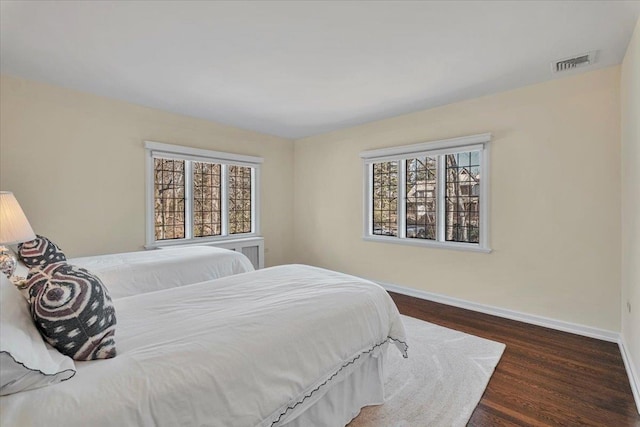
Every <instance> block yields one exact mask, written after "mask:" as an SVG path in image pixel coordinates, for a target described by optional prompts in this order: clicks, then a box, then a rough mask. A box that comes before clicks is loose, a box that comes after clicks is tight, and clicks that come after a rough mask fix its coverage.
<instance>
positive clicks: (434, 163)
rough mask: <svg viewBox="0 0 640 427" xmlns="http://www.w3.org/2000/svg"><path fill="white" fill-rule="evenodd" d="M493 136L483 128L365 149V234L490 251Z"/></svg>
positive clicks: (416, 242) (422, 243)
mask: <svg viewBox="0 0 640 427" xmlns="http://www.w3.org/2000/svg"><path fill="white" fill-rule="evenodd" d="M490 140H491V135H490V134H482V135H473V136H467V137H461V138H454V139H449V140H442V141H434V142H428V143H422V144H414V145H408V146H402V147H392V148H383V149H379V150H370V151H365V152H363V153H361V154H360V157H362V158H363V161H364V171H365V209H364V211H365V220H364V238H365V239H366V240H375V241H386V242H391V243H405V244H412V245H425V246H439V247H446V248H453V249H465V250H475V251H482V252H490V249H489V247H488V241H487V236H488V218H487V211H488V209H487V204H488V185H487V183H488V180H487V172H488V162H489V155H488V150H489V147H488V143H489V142H490Z"/></svg>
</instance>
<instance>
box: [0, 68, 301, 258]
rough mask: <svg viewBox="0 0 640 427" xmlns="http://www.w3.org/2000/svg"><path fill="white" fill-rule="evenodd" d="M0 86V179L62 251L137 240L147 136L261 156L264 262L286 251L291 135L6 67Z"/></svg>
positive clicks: (126, 245)
mask: <svg viewBox="0 0 640 427" xmlns="http://www.w3.org/2000/svg"><path fill="white" fill-rule="evenodd" d="M0 91H1V94H2V96H1V97H0V100H1V101H0V102H1V103H0V143H1V144H0V186H1V187H2V189H3V190H9V191H13V192H14V193H15V194H16V197H17V199H18V201H19V202H20V204H21V205H22V207H23V209H24V211H25V213H26V215H27V217H28V218H29V220H30V222H31V225H32V226H33V228H34V230H35V231H36V232H37V233H41V234H44V235H46V236H49V237H50V238H51V239H52V240H54V241H55V242H57V243H58V244H59V245H60V246H61V247H62V248H63V249H64V250H65V251H66V252H67V253H68V255H70V256H79V255H92V254H100V253H112V252H122V251H133V250H139V249H141V248H142V245H143V244H144V241H145V235H144V232H145V203H144V200H145V199H144V197H145V196H144V191H145V190H144V188H145V187H144V186H145V167H144V165H145V157H144V155H145V151H144V148H143V140H153V141H160V142H167V143H172V144H179V145H185V146H191V147H197V148H205V149H212V150H218V151H227V152H232V153H239V154H248V155H255V156H262V157H264V164H263V167H262V186H263V190H262V212H261V215H262V232H263V235H264V237H265V245H266V254H265V259H266V263H267V265H275V264H281V263H284V262H287V261H288V260H289V259H290V251H291V248H292V236H291V229H290V224H291V222H292V221H293V218H292V203H293V201H292V195H291V193H292V188H293V187H292V183H293V175H292V173H293V167H292V165H293V143H292V142H291V141H289V140H286V139H282V138H277V137H273V136H268V135H262V134H258V133H254V132H249V131H244V130H240V129H236V128H232V127H228V126H223V125H219V124H216V123H212V122H209V121H205V120H198V119H193V118H188V117H185V116H180V115H176V114H171V113H167V112H163V111H159V110H154V109H151V108H145V107H141V106H137V105H133V104H129V103H126V102H121V101H116V100H112V99H108V98H104V97H99V96H94V95H89V94H85V93H80V92H76V91H72V90H68V89H64V88H61V87H56V86H50V85H46V84H41V83H36V82H32V81H27V80H23V79H18V78H13V77H8V76H2V78H1V86H0Z"/></svg>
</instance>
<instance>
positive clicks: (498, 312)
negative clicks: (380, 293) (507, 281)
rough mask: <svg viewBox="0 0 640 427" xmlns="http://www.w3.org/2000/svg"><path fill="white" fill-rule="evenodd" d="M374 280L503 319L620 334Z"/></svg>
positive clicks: (614, 338)
mask: <svg viewBox="0 0 640 427" xmlns="http://www.w3.org/2000/svg"><path fill="white" fill-rule="evenodd" d="M374 282H376V283H378V284H379V285H380V286H382V287H383V288H385V289H386V290H388V291H391V292H396V293H399V294H404V295H408V296H411V297H416V298H420V299H425V300H428V301H434V302H439V303H442V304H447V305H452V306H454V307H459V308H464V309H467V310H472V311H478V312H480V313H485V314H491V315H493V316H498V317H503V318H505V319H511V320H517V321H519V322H525V323H530V324H532V325H538V326H543V327H545V328H551V329H556V330H559V331H563V332H569V333H572V334H577V335H582V336H585V337H589V338H597V339H599V340H604V341H609V342H615V343H617V342H619V340H620V334H619V333H617V332H613V331H608V330H606V329H599V328H594V327H591V326H585V325H579V324H577V323H571V322H565V321H562V320H556V319H550V318H548V317H543V316H536V315H534V314H528V313H522V312H519V311H515V310H508V309H504V308H500V307H494V306H490V305H485V304H479V303H475V302H471V301H466V300H463V299H458V298H453V297H449V296H446V295H441V294H436V293H432V292H427V291H423V290H419V289H413V288H407V287H404V286H398V285H394V284H391V283H384V282H380V281H377V280H374Z"/></svg>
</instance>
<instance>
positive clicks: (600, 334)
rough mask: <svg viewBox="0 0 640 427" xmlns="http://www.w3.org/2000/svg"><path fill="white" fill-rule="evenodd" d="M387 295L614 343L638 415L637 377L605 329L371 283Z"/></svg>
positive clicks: (616, 340)
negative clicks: (445, 305) (428, 302)
mask: <svg viewBox="0 0 640 427" xmlns="http://www.w3.org/2000/svg"><path fill="white" fill-rule="evenodd" d="M373 281H374V282H376V283H378V284H379V285H380V286H382V287H383V288H385V289H386V290H388V291H391V292H396V293H399V294H403V295H408V296H411V297H416V298H420V299H424V300H428V301H434V302H438V303H442V304H447V305H452V306H454V307H459V308H464V309H467V310H472V311H478V312H480V313H485V314H490V315H493V316H498V317H503V318H505V319H511V320H517V321H519V322H524V323H530V324H532V325H538V326H543V327H545V328H551V329H556V330H558V331H563V332H569V333H572V334H577V335H582V336H585V337H589V338H596V339H600V340H603V341H609V342H614V343H617V344H618V347H620V354H621V355H622V360H623V362H624V367H625V369H626V371H627V376H628V377H629V383H630V385H631V391H632V393H633V398H634V400H635V402H636V409H637V410H638V413H640V377H639V376H638V374H637V373H636V372H635V368H634V365H633V363H632V361H631V355H630V354H629V353H628V352H627V349H626V346H625V343H624V339H623V338H622V336H621V335H620V334H619V333H618V332H613V331H608V330H606V329H599V328H594V327H591V326H585V325H580V324H577V323H571V322H565V321H562V320H556V319H551V318H548V317H543V316H537V315H534V314H528V313H522V312H520V311H515V310H508V309H505V308H500V307H495V306H491V305H485V304H479V303H475V302H471V301H466V300H463V299H459V298H454V297H449V296H446V295H441V294H436V293H433V292H427V291H423V290H419V289H413V288H407V287H404V286H398V285H394V284H391V283H385V282H380V281H377V280H373Z"/></svg>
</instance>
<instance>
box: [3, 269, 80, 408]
mask: <svg viewBox="0 0 640 427" xmlns="http://www.w3.org/2000/svg"><path fill="white" fill-rule="evenodd" d="M0 332H1V333H0V396H4V395H7V394H12V393H17V392H20V391H25V390H31V389H34V388H39V387H45V386H48V385H51V384H56V383H59V382H61V381H65V380H68V379H69V378H71V377H72V376H73V375H74V374H75V373H76V367H75V365H74V363H73V360H71V359H70V358H69V357H67V356H65V355H63V354H60V353H59V352H58V350H56V349H54V348H53V347H51V346H50V345H48V344H46V343H45V342H44V340H43V339H42V336H41V335H40V333H39V332H38V330H37V329H36V327H35V325H34V324H33V320H31V316H30V315H29V305H28V304H27V303H26V302H25V300H24V299H22V297H21V296H20V294H19V293H18V291H16V290H15V289H14V287H13V285H12V284H11V283H10V282H9V279H7V278H6V277H5V276H4V275H3V274H0Z"/></svg>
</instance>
